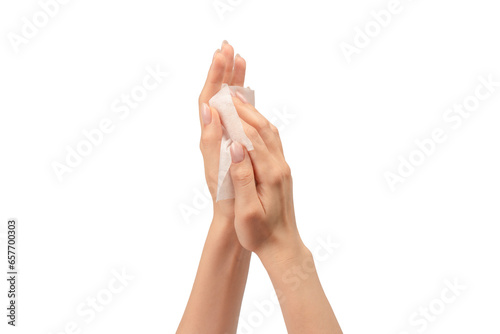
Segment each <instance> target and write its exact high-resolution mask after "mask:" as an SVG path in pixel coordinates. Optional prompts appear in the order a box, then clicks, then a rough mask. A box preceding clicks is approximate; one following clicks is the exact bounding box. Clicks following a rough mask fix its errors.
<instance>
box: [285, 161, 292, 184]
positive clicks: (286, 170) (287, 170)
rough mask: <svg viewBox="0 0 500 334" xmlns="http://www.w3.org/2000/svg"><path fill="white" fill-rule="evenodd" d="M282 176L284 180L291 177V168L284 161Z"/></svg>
mask: <svg viewBox="0 0 500 334" xmlns="http://www.w3.org/2000/svg"><path fill="white" fill-rule="evenodd" d="M283 177H284V178H285V179H286V180H289V179H291V178H292V170H291V168H290V166H289V165H288V164H287V163H286V162H285V165H284V166H283Z"/></svg>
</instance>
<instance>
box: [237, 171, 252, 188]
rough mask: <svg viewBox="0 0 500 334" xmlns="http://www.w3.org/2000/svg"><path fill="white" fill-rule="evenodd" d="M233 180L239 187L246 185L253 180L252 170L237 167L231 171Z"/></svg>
mask: <svg viewBox="0 0 500 334" xmlns="http://www.w3.org/2000/svg"><path fill="white" fill-rule="evenodd" d="M233 182H235V183H237V184H238V185H239V186H240V187H244V186H247V185H249V184H251V183H252V182H253V171H252V170H251V169H250V168H248V167H244V168H239V169H238V170H236V171H235V172H233Z"/></svg>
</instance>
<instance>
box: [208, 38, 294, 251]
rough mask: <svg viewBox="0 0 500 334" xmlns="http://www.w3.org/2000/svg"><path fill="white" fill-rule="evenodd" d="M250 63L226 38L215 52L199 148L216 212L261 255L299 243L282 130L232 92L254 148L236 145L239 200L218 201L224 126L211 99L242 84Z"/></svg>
mask: <svg viewBox="0 0 500 334" xmlns="http://www.w3.org/2000/svg"><path fill="white" fill-rule="evenodd" d="M245 72H246V62H245V60H244V59H243V58H242V57H241V56H239V55H236V57H235V56H234V49H233V47H232V46H231V45H230V44H228V43H227V42H224V43H223V44H222V47H221V49H220V50H217V51H216V52H215V54H214V56H213V59H212V64H211V66H210V70H209V72H208V75H207V79H206V82H205V85H204V87H203V90H202V92H201V94H200V97H199V101H198V102H199V111H200V125H201V140H200V150H201V152H202V154H203V160H204V164H205V177H206V181H207V184H208V187H209V189H210V193H211V195H212V199H213V201H214V215H215V216H222V217H224V218H227V219H228V220H229V221H234V229H235V231H236V235H237V237H238V240H239V242H240V244H241V246H243V247H244V248H245V249H247V250H249V251H252V252H255V253H257V254H258V255H259V256H260V254H261V253H262V252H271V253H275V252H274V251H273V250H277V249H281V250H282V249H284V248H287V246H288V245H291V243H293V244H300V243H301V242H300V237H299V234H298V231H297V227H296V223H295V213H294V207H293V196H292V178H291V173H290V168H289V166H288V164H287V163H286V161H285V157H284V155H283V147H282V144H281V139H280V136H279V133H278V130H277V128H276V127H275V126H274V125H272V124H271V123H270V122H269V121H268V120H267V119H266V118H265V117H264V116H262V115H261V114H260V113H259V112H258V111H257V109H255V108H254V107H253V106H252V105H250V104H248V103H247V101H246V100H245V99H244V97H243V96H241V95H240V94H236V96H233V103H234V105H235V107H236V110H237V112H238V115H239V116H240V119H241V123H242V125H243V129H244V131H245V133H246V135H247V137H248V138H249V139H250V140H251V141H252V144H253V146H254V150H252V151H247V150H246V149H245V147H243V146H242V145H241V144H239V143H237V142H233V143H232V144H231V148H230V151H231V158H232V165H231V168H230V174H231V178H232V181H233V185H234V190H235V199H234V200H224V201H219V202H217V203H216V201H215V199H216V194H217V181H218V170H219V154H220V145H221V140H222V125H223V124H221V120H220V117H219V114H218V112H217V110H216V109H215V108H211V107H209V106H208V101H209V100H210V98H211V97H212V96H213V95H215V94H216V93H217V92H218V91H219V90H220V88H221V85H222V84H223V83H227V84H229V85H230V86H243V85H244V82H245Z"/></svg>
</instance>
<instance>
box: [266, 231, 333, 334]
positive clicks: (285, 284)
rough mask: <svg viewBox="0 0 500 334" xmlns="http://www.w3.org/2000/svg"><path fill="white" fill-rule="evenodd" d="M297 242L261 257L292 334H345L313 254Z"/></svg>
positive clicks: (273, 247) (269, 249)
mask: <svg viewBox="0 0 500 334" xmlns="http://www.w3.org/2000/svg"><path fill="white" fill-rule="evenodd" d="M297 239H298V240H295V241H287V242H280V243H276V244H274V245H271V246H270V247H267V248H266V249H265V250H263V251H260V252H259V253H258V256H259V258H260V259H261V261H262V263H263V265H264V267H265V268H266V270H267V272H268V274H269V276H270V278H271V281H272V282H273V286H274V288H275V290H276V292H277V294H278V298H279V301H280V306H281V310H282V313H283V317H284V318H285V323H286V326H287V329H288V333H290V334H295V333H297V334H298V333H315V334H322V333H325V334H332V333H334V334H341V333H342V331H341V329H340V326H339V324H338V322H337V319H336V318H335V314H334V313H333V310H332V308H331V306H330V303H329V302H328V299H327V297H326V295H325V293H324V291H323V288H322V287H321V283H320V280H319V277H318V274H317V271H316V267H315V265H314V260H313V257H312V254H311V252H310V251H309V250H308V249H307V248H306V246H305V245H304V244H303V243H302V241H301V240H300V238H297Z"/></svg>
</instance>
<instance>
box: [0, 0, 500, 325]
mask: <svg viewBox="0 0 500 334" xmlns="http://www.w3.org/2000/svg"><path fill="white" fill-rule="evenodd" d="M46 1H47V0H46ZM222 2H223V3H227V1H226V0H224V1H222ZM230 3H232V5H230V6H232V7H231V10H230V11H227V12H226V13H224V15H223V16H222V17H221V16H220V15H218V13H217V11H216V10H215V9H214V7H213V2H212V0H206V1H153V0H141V1H138V0H136V1H128V0H126V1H123V0H122V1H118V0H113V1H97V0H86V1H80V0H73V1H70V2H69V3H68V4H65V5H60V8H59V12H58V13H57V14H56V15H55V16H54V17H52V18H50V20H49V22H48V24H47V25H46V26H45V27H43V28H40V30H39V32H38V34H36V36H34V37H32V38H31V39H29V41H28V43H27V44H23V45H21V46H20V47H19V52H18V53H16V52H15V50H14V48H13V47H12V44H11V43H10V41H9V39H8V37H7V36H8V34H9V33H16V34H20V33H21V28H22V26H23V24H24V23H23V20H22V18H23V17H27V18H29V19H30V20H32V16H33V15H34V14H35V13H37V12H39V11H40V5H39V4H38V2H37V1H34V0H22V1H21V0H17V1H8V2H7V1H2V3H1V5H0V29H1V35H2V42H1V43H0V57H1V62H0V91H1V94H0V156H1V159H2V160H1V164H0V219H1V221H2V229H1V231H2V233H3V234H0V236H2V237H3V238H2V239H1V240H0V243H1V249H2V251H1V252H2V255H1V259H2V266H1V267H2V271H4V268H5V262H6V261H5V255H6V254H5V248H6V247H5V226H6V222H7V219H8V218H9V217H16V218H17V219H18V221H19V225H20V231H19V234H20V241H19V243H20V244H19V247H20V250H19V271H20V280H19V290H20V294H19V300H18V302H19V307H20V309H19V319H18V321H19V326H18V327H17V328H15V329H13V330H12V329H11V328H8V327H9V326H7V325H6V324H5V323H6V317H5V312H6V311H5V307H4V305H6V303H7V298H6V291H7V286H6V282H5V280H4V279H2V284H0V289H1V292H0V296H2V297H1V299H0V303H1V305H2V307H1V309H2V310H4V311H2V314H1V319H2V323H1V325H0V328H1V330H0V332H1V333H23V334H24V333H30V334H34V333H40V334H48V333H62V332H64V328H65V326H66V325H67V324H68V323H71V322H72V321H74V322H76V323H77V324H78V326H79V328H80V329H81V330H82V332H83V333H174V332H175V329H176V327H177V325H178V322H179V320H180V317H181V315H182V313H183V311H184V307H185V304H186V302H187V298H188V296H189V293H190V290H191V287H192V283H193V280H194V275H195V272H196V269H197V265H198V261H199V257H200V254H201V250H202V247H203V243H204V239H205V237H206V233H207V230H208V226H209V222H210V217H211V207H210V205H209V204H207V203H205V202H204V201H203V200H200V198H198V197H197V195H196V193H197V192H198V191H203V189H204V178H203V165H202V159H201V154H200V152H199V149H198V142H199V122H198V109H197V98H198V94H199V92H200V90H201V87H202V85H203V82H204V79H205V76H206V73H207V70H208V67H209V64H210V61H211V57H212V54H213V52H214V51H215V49H217V48H218V47H220V44H221V42H222V40H224V39H227V40H228V41H229V42H230V43H232V44H233V45H234V47H235V49H236V52H239V53H240V54H241V55H242V56H243V57H245V58H246V60H247V64H248V71H247V82H246V84H247V85H249V86H250V87H251V88H252V89H255V90H256V103H257V108H258V109H259V110H260V111H261V112H262V113H264V114H265V115H267V116H268V117H269V118H276V117H275V116H276V115H277V114H279V113H281V114H283V112H285V111H286V112H288V113H289V114H292V115H293V118H292V117H290V118H289V119H288V120H286V121H282V120H280V119H279V118H278V119H277V120H276V121H275V122H276V123H277V125H278V126H280V127H281V133H282V139H283V142H284V147H285V153H286V157H287V160H288V162H289V164H290V165H291V167H292V173H293V177H294V186H295V187H294V195H295V205H296V213H297V221H298V224H299V229H300V232H301V235H302V238H303V239H304V241H305V242H306V244H307V245H308V246H309V247H310V248H311V249H316V248H317V247H318V245H320V241H318V240H326V239H328V238H330V239H331V240H334V241H335V242H337V243H338V244H339V247H338V248H337V249H335V251H334V252H333V253H332V254H331V255H330V256H327V257H326V259H325V260H323V261H319V260H318V259H317V262H318V270H319V273H320V278H321V280H322V283H323V286H324V289H325V291H326V293H327V295H328V298H329V300H330V302H331V304H332V306H333V308H334V311H335V312H336V315H337V317H338V320H339V322H340V324H341V327H342V328H343V330H344V333H383V334H399V333H401V332H404V331H406V332H407V333H411V334H414V333H420V332H421V331H419V329H422V327H423V326H415V325H412V324H411V323H410V321H409V318H410V317H411V316H412V314H413V313H414V312H419V308H428V307H429V305H430V303H431V304H432V303H434V304H435V305H439V302H436V299H439V298H440V295H441V291H442V290H443V289H444V288H445V287H446V283H445V280H450V281H454V280H458V282H459V283H460V284H462V285H464V286H466V289H465V290H464V291H462V292H461V293H460V295H459V296H458V297H457V298H456V299H455V301H454V302H452V303H450V304H446V306H445V309H444V311H443V312H442V313H441V314H439V315H437V316H436V317H435V320H434V321H432V322H431V321H429V322H428V327H427V328H426V330H425V331H424V332H426V333H498V332H499V330H500V325H499V323H498V321H497V319H498V314H499V312H500V306H499V303H498V300H499V298H500V288H499V282H500V270H499V266H498V263H499V261H498V256H499V254H500V252H499V251H500V244H499V243H498V228H497V226H498V224H499V218H500V214H499V212H498V203H499V197H500V193H499V190H498V189H499V188H500V177H499V174H498V171H499V170H500V159H499V157H498V155H499V150H498V143H499V141H500V132H499V131H498V124H499V121H500V115H499V112H498V111H499V108H500V88H498V87H497V91H496V92H495V93H494V94H492V95H491V97H490V98H488V99H487V100H485V101H482V102H481V104H480V106H479V108H478V109H477V110H476V111H474V112H473V113H472V114H471V116H470V117H469V118H468V119H465V120H464V121H463V124H462V125H461V126H460V127H459V128H458V129H452V128H451V127H450V124H449V123H446V122H444V121H443V114H444V113H445V111H446V109H447V108H450V107H452V106H453V105H454V104H456V103H461V102H462V101H463V100H464V98H465V97H467V96H469V95H472V94H474V91H475V88H476V87H477V86H478V85H479V80H478V77H479V76H481V75H482V76H485V77H487V76H488V75H490V74H492V75H493V78H495V79H496V80H497V81H498V80H500V69H499V68H498V67H499V59H500V44H499V39H498V31H500V21H499V20H498V12H499V11H498V10H499V8H498V6H497V3H496V2H495V1H491V0H474V1H472V0H469V1H451V0H447V1H430V0H419V1H409V0H401V6H402V11H401V12H400V13H399V14H397V15H394V16H393V17H392V20H391V22H390V24H389V25H388V26H387V27H384V28H383V29H382V30H381V32H380V33H379V34H378V36H376V37H373V38H372V39H371V43H370V44H369V45H368V46H367V47H365V48H362V49H361V50H360V52H359V54H356V55H354V56H353V57H352V62H351V63H348V62H347V60H346V58H345V57H344V55H343V53H342V51H341V48H340V45H341V43H342V42H346V43H350V44H352V43H353V39H354V37H355V34H356V32H355V28H356V27H359V28H361V29H363V28H364V27H365V24H367V23H368V22H370V21H372V20H373V18H372V17H371V16H370V12H371V11H372V10H375V11H379V10H382V9H384V8H387V6H388V3H389V1H388V0H380V1H352V0H341V1H290V0H288V1H284V0H280V1H264V0H260V1H257V0H252V1H250V0H243V1H232V2H230ZM147 66H150V67H152V68H155V67H156V66H160V68H161V69H162V70H165V71H168V72H169V76H168V78H166V79H165V80H164V82H163V83H162V84H161V85H160V86H159V87H158V88H157V89H155V90H154V91H153V92H151V93H150V94H149V95H148V96H147V98H146V99H145V100H144V101H143V102H141V103H140V106H139V107H138V108H136V109H134V110H133V111H132V112H131V114H130V116H129V117H128V118H126V119H125V120H120V119H119V118H118V117H117V116H118V115H117V114H115V113H113V111H112V110H111V104H112V103H113V101H114V100H116V99H117V98H119V97H120V95H121V94H123V93H130V91H131V89H132V88H133V87H135V86H136V85H138V84H140V83H141V82H142V79H143V78H144V76H145V75H146V74H147V72H146V70H145V68H146V67H147ZM104 118H111V119H112V120H113V121H114V124H115V128H114V131H113V132H112V133H110V134H107V135H106V136H105V137H104V140H103V142H102V144H100V145H99V146H98V147H95V148H94V150H93V152H92V153H91V154H90V155H89V156H87V157H85V158H84V159H83V162H82V163H81V164H80V165H79V166H78V167H76V168H75V169H74V170H73V171H72V172H71V173H68V174H65V175H64V178H63V181H62V182H59V180H58V179H57V177H56V174H55V173H54V171H53V169H52V166H51V164H52V163H53V162H54V161H58V162H64V159H65V157H66V153H67V152H66V146H68V145H69V146H71V147H73V148H74V147H75V146H76V145H77V144H78V143H79V142H80V141H81V140H83V139H84V138H85V137H84V136H83V134H82V131H83V130H90V129H93V128H95V127H97V126H98V124H99V122H100V121H101V120H102V119H104ZM436 127H440V128H442V129H444V130H445V131H446V133H447V135H448V139H447V141H446V142H445V143H443V144H439V145H438V146H437V148H436V149H435V152H434V153H433V154H432V155H431V156H430V157H428V158H427V159H426V160H425V162H424V164H422V165H421V166H419V167H417V168H416V170H415V172H414V173H413V175H411V176H410V177H408V178H407V179H406V181H405V183H404V184H399V185H398V186H397V188H396V191H394V192H392V191H391V189H390V188H389V186H388V184H387V182H386V180H385V178H384V173H385V172H386V171H392V172H395V171H396V169H397V167H398V156H400V155H402V156H404V157H408V156H409V154H410V153H411V152H412V151H413V150H415V149H416V145H415V143H414V141H415V140H417V139H420V140H421V139H424V138H429V136H430V134H431V132H432V130H433V129H434V128H436ZM194 202H195V203H194ZM193 203H194V204H193ZM194 205H196V206H197V209H196V210H197V213H196V214H193V215H191V216H190V217H189V218H188V219H185V218H183V216H182V215H181V213H180V212H181V211H180V208H185V207H191V208H193V209H194V208H195V207H194ZM321 254H322V255H325V254H326V253H325V252H324V251H323V252H322V253H321ZM122 268H125V269H126V271H127V272H128V273H129V274H130V275H132V276H134V279H133V280H132V281H131V282H130V283H129V284H128V286H127V287H126V288H125V289H124V290H123V291H122V292H121V293H117V294H115V295H113V297H112V298H113V300H112V301H111V302H110V303H109V304H108V305H106V306H105V307H104V310H103V311H102V312H99V313H96V317H95V319H94V320H93V321H91V322H90V323H87V322H86V320H87V318H85V317H81V316H80V315H79V314H78V313H77V311H76V309H77V307H78V306H79V305H80V304H81V303H82V302H85V301H86V299H87V298H88V297H95V296H96V295H98V294H99V293H100V291H101V290H102V289H105V288H106V287H107V285H108V282H110V280H111V279H112V277H113V274H112V271H113V270H117V271H121V270H122ZM3 275H4V274H2V277H4V276H3ZM271 292H272V286H271V284H270V281H269V278H268V276H267V274H266V273H265V271H264V270H263V269H262V266H261V264H260V262H259V260H258V258H257V257H255V256H254V257H253V258H252V265H251V268H250V276H249V279H248V284H247V289H246V294H245V297H244V300H243V307H242V313H241V319H243V321H246V322H248V321H251V322H253V323H254V324H255V323H258V325H257V326H254V327H252V329H251V330H250V331H248V330H243V329H242V330H240V332H241V333H249V332H253V333H285V332H286V330H285V326H284V322H283V319H282V317H281V314H280V312H279V311H278V310H277V309H275V310H274V312H271V314H269V315H262V312H261V313H259V314H260V318H259V315H257V313H258V312H260V311H258V308H257V307H256V306H255V302H261V301H263V300H268V299H269V296H270V294H271ZM101 293H102V292H101ZM436 303H437V304H436ZM256 310H257V311H256ZM252 316H253V317H254V318H253V320H252V319H249V318H251V317H252ZM68 333H69V332H68Z"/></svg>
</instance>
